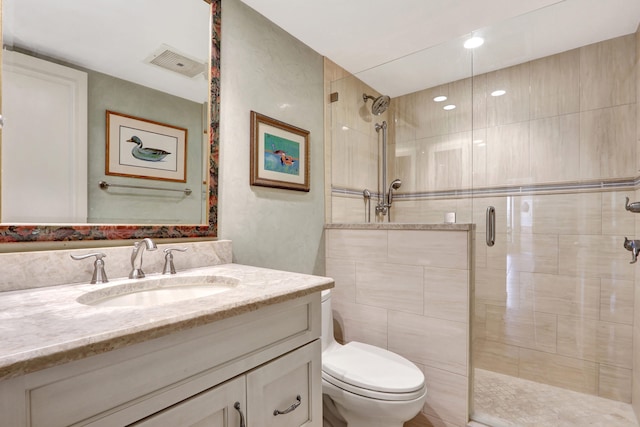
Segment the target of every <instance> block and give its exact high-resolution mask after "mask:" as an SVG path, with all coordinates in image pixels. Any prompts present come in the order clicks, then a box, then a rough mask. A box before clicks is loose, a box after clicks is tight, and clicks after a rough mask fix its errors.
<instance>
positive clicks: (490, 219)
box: [487, 206, 496, 246]
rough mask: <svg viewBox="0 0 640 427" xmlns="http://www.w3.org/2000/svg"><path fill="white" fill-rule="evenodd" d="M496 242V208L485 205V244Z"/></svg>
mask: <svg viewBox="0 0 640 427" xmlns="http://www.w3.org/2000/svg"><path fill="white" fill-rule="evenodd" d="M495 244H496V208H494V207H493V206H489V207H487V246H493V245H495Z"/></svg>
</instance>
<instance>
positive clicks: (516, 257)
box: [505, 233, 558, 273]
mask: <svg viewBox="0 0 640 427" xmlns="http://www.w3.org/2000/svg"><path fill="white" fill-rule="evenodd" d="M507 252H508V255H507V256H506V257H505V259H506V260H507V268H508V269H509V271H512V270H516V271H524V272H539V273H557V271H558V236H556V235H553V234H519V233H513V234H512V235H511V238H510V239H509V241H508V243H507Z"/></svg>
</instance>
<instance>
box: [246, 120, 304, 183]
mask: <svg viewBox="0 0 640 427" xmlns="http://www.w3.org/2000/svg"><path fill="white" fill-rule="evenodd" d="M250 151H251V159H250V169H251V173H250V181H249V184H250V185H256V186H262V187H273V188H281V189H286V190H296V191H309V189H310V184H309V131H307V130H304V129H301V128H299V127H296V126H293V125H290V124H287V123H285V122H282V121H280V120H277V119H274V118H271V117H267V116H265V115H263V114H260V113H257V112H255V111H251V150H250Z"/></svg>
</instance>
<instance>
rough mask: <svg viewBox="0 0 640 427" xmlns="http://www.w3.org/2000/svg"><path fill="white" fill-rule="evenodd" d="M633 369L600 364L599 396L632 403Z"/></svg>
mask: <svg viewBox="0 0 640 427" xmlns="http://www.w3.org/2000/svg"><path fill="white" fill-rule="evenodd" d="M631 374H632V372H631V369H624V368H618V367H615V366H608V365H603V364H600V369H599V377H598V396H602V397H606V398H607V399H613V400H619V401H621V402H627V403H631V378H632V375H631Z"/></svg>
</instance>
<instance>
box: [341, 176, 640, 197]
mask: <svg viewBox="0 0 640 427" xmlns="http://www.w3.org/2000/svg"><path fill="white" fill-rule="evenodd" d="M639 187H640V177H636V178H622V179H612V180H598V181H583V182H563V183H554V184H531V185H512V186H500V187H480V188H471V189H461V190H444V191H425V192H414V193H394V194H393V198H394V199H405V200H417V199H442V198H468V197H488V196H522V195H530V194H553V193H568V192H570V193H578V192H594V191H614V190H636V189H637V188H639ZM331 193H332V194H333V195H345V196H357V197H362V190H354V189H350V188H340V187H332V188H331ZM378 196H379V194H378V193H373V192H372V193H371V198H372V199H377V198H378Z"/></svg>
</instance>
